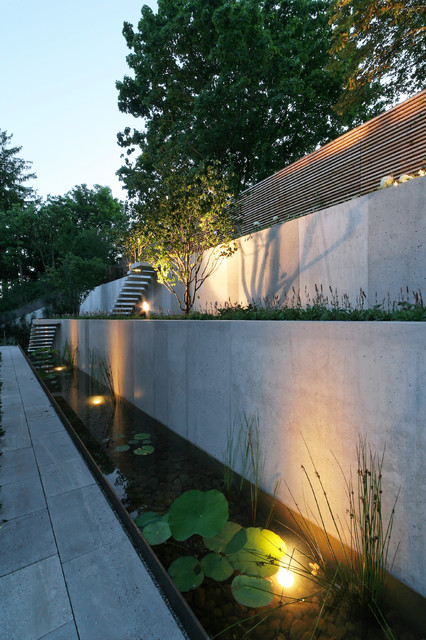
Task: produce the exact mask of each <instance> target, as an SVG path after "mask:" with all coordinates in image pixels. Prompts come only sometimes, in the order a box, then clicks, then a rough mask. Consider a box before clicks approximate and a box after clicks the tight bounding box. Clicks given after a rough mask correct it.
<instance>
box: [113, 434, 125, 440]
mask: <svg viewBox="0 0 426 640" xmlns="http://www.w3.org/2000/svg"><path fill="white" fill-rule="evenodd" d="M125 437H126V436H125V435H124V433H119V434H118V436H114V440H118V438H125Z"/></svg>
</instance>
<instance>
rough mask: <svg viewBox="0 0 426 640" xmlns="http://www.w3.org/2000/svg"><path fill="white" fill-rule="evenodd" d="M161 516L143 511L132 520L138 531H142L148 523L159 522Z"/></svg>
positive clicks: (153, 512)
mask: <svg viewBox="0 0 426 640" xmlns="http://www.w3.org/2000/svg"><path fill="white" fill-rule="evenodd" d="M160 519H161V516H160V514H159V513H155V511H145V512H144V513H141V514H140V515H138V516H136V518H135V519H134V523H135V525H136V526H137V527H139V528H140V529H143V528H144V527H145V526H146V525H147V524H149V523H150V522H154V520H160Z"/></svg>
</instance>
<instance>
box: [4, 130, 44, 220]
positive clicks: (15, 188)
mask: <svg viewBox="0 0 426 640" xmlns="http://www.w3.org/2000/svg"><path fill="white" fill-rule="evenodd" d="M12 137H13V136H12V135H7V131H2V130H1V129H0V212H1V213H3V212H8V211H11V210H12V209H13V207H14V206H24V205H25V204H26V203H27V202H28V201H29V200H31V199H33V198H34V197H35V192H34V190H33V189H32V188H31V187H27V186H26V185H25V182H27V181H28V180H33V179H34V178H35V177H36V175H35V174H34V173H28V171H29V169H30V167H31V164H32V163H31V162H27V161H26V160H22V158H19V157H18V156H17V154H18V153H20V152H21V149H22V147H10V143H11V140H12Z"/></svg>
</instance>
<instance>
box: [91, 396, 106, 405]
mask: <svg viewBox="0 0 426 640" xmlns="http://www.w3.org/2000/svg"><path fill="white" fill-rule="evenodd" d="M89 402H90V404H94V405H99V404H103V403H104V402H105V400H104V397H103V396H92V397H91V398H89Z"/></svg>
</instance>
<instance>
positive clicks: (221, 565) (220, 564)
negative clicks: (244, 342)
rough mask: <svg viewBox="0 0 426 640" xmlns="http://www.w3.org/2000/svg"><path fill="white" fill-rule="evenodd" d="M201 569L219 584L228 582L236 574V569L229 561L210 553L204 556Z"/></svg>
mask: <svg viewBox="0 0 426 640" xmlns="http://www.w3.org/2000/svg"><path fill="white" fill-rule="evenodd" d="M201 568H202V570H203V571H204V575H206V576H207V577H208V578H213V580H217V581H218V582H222V580H226V579H227V578H229V576H232V574H233V573H234V569H233V567H232V566H231V565H230V564H229V562H228V560H227V559H226V558H224V557H223V556H220V555H219V554H218V553H208V554H207V555H206V556H204V558H202V559H201Z"/></svg>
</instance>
